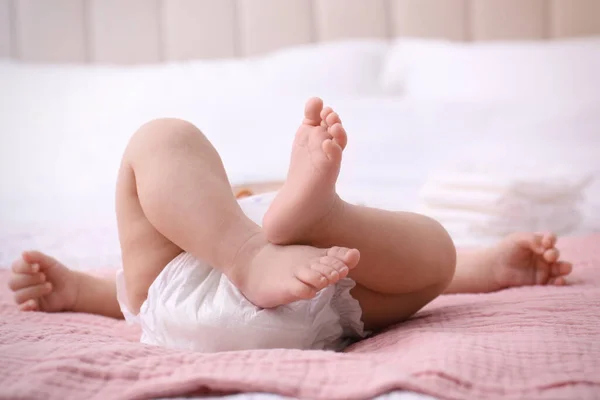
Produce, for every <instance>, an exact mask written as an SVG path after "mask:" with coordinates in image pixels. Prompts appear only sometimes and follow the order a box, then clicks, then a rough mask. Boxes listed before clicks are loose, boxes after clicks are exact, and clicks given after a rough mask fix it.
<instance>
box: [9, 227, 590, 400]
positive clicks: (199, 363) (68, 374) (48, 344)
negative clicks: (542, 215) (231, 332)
mask: <svg viewBox="0 0 600 400" xmlns="http://www.w3.org/2000/svg"><path fill="white" fill-rule="evenodd" d="M561 247H562V249H563V254H564V255H565V257H567V258H569V259H570V260H572V261H574V262H575V272H574V273H573V281H574V284H573V285H572V286H570V287H528V288H520V289H511V290H506V291H503V292H499V293H494V294H488V295H456V296H446V297H443V298H440V299H438V300H436V301H435V302H433V303H432V304H431V305H430V306H428V307H427V308H426V309H424V310H423V311H422V312H420V313H419V314H418V315H417V316H416V317H415V318H413V319H412V320H411V321H409V322H406V323H404V324H401V325H400V326H397V327H395V328H393V329H390V330H389V331H387V332H385V333H383V334H380V335H378V336H376V337H373V338H371V339H368V340H365V341H363V342H362V343H359V344H356V345H354V346H353V347H352V348H350V349H349V350H348V352H347V353H345V354H335V353H330V352H317V351H289V350H271V351H249V352H234V353H223V354H195V353H189V352H184V351H174V350H167V349H163V348H157V347H151V346H146V345H142V344H139V343H137V342H136V340H137V337H138V334H139V332H138V331H137V330H136V329H135V328H133V327H130V326H127V325H126V324H125V323H124V322H121V321H114V320H111V319H108V318H102V317H95V316H90V315H77V314H67V313H65V314H44V313H19V312H17V310H16V308H15V307H14V305H13V304H12V299H11V295H10V293H9V291H8V290H7V289H6V281H7V277H8V273H7V272H6V271H0V281H1V282H0V285H1V289H0V398H3V399H6V398H10V399H61V400H63V399H134V398H149V397H160V396H176V395H186V394H197V395H198V394H204V393H230V392H248V391H252V392H274V393H279V394H283V395H288V396H294V397H302V398H311V399H361V398H369V397H372V396H374V395H376V394H380V393H383V392H387V391H390V390H393V389H408V390H413V391H417V392H422V393H427V394H430V395H433V396H436V397H439V398H442V399H523V398H527V399H599V398H600V235H595V236H588V237H585V238H579V239H570V240H565V241H563V243H561Z"/></svg>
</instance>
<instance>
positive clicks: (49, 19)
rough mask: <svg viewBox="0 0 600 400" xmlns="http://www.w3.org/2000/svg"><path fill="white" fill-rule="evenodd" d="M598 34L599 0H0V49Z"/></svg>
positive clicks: (233, 52) (37, 53)
mask: <svg viewBox="0 0 600 400" xmlns="http://www.w3.org/2000/svg"><path fill="white" fill-rule="evenodd" d="M598 34H600V0H0V58H7V57H8V58H11V59H16V60H22V61H27V62H69V63H73V62H74V63H117V64H134V63H156V62H162V61H175V60H186V59H207V58H223V57H243V56H249V55H254V54H260V53H264V52H268V51H271V50H275V49H278V48H282V47H286V46H293V45H298V44H303V43H311V42H320V41H330V40H340V39H349V38H392V37H424V38H444V39H449V40H457V41H482V40H521V39H553V38H564V37H573V36H587V35H598Z"/></svg>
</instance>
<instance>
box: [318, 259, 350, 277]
mask: <svg viewBox="0 0 600 400" xmlns="http://www.w3.org/2000/svg"><path fill="white" fill-rule="evenodd" d="M319 261H320V263H321V264H323V265H327V266H329V267H331V268H333V269H334V270H335V271H336V272H337V273H338V274H339V276H340V278H345V277H346V276H347V275H348V272H349V271H350V269H349V268H348V266H347V265H346V264H344V263H343V262H342V260H340V259H339V258H336V257H331V256H325V257H321V258H320V259H319Z"/></svg>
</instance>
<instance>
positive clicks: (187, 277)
mask: <svg viewBox="0 0 600 400" xmlns="http://www.w3.org/2000/svg"><path fill="white" fill-rule="evenodd" d="M347 141H348V140H347V135H346V132H345V130H344V127H343V125H342V122H341V120H340V117H339V116H338V114H337V113H335V112H334V111H333V110H332V109H331V108H329V107H325V108H323V102H322V101H321V100H320V99H318V98H313V99H310V100H309V101H308V102H307V104H306V108H305V111H304V120H303V121H302V124H301V125H300V127H299V129H298V132H297V133H296V137H295V141H294V144H293V148H292V155H291V161H290V167H289V171H288V176H287V180H286V181H285V183H284V184H283V187H282V188H281V190H280V191H279V192H278V194H277V196H276V197H275V199H274V201H273V202H272V204H271V205H270V207H269V209H268V211H267V212H266V214H265V215H264V218H263V224H262V227H260V226H259V225H258V224H257V223H255V222H253V221H252V220H251V219H249V218H248V217H247V216H246V213H245V212H244V211H247V210H246V209H245V208H244V207H249V205H250V204H251V202H246V203H244V202H241V203H238V202H237V201H236V199H235V197H234V196H233V194H232V191H231V188H230V184H229V181H228V179H227V176H226V174H225V170H224V168H223V165H222V162H221V159H220V157H219V155H218V154H217V152H216V150H215V149H214V148H213V146H212V145H211V144H210V142H209V141H208V140H207V139H206V137H205V136H204V135H203V134H202V132H200V131H199V130H198V129H197V128H196V127H195V126H193V125H191V124H189V123H187V122H184V121H181V120H176V119H163V120H156V121H152V122H150V123H148V124H146V125H144V126H142V127H141V128H140V129H139V131H138V132H136V133H135V134H134V135H133V137H132V139H131V141H130V142H129V145H128V146H127V149H126V150H125V154H124V156H123V160H122V164H121V169H120V172H119V177H118V183H117V189H116V211H117V220H118V228H119V239H120V243H121V250H122V257H123V269H122V270H121V271H119V273H118V274H117V277H116V280H114V279H113V280H103V279H101V278H98V277H95V276H92V275H87V274H84V273H81V272H78V271H72V270H69V269H68V268H67V267H65V266H64V265H62V264H61V263H60V262H59V261H57V260H55V259H53V258H51V257H49V256H47V255H45V254H42V253H40V252H37V251H28V252H25V253H23V255H22V258H20V259H19V260H17V261H15V263H14V264H13V266H12V271H13V275H12V277H11V280H10V284H9V285H10V288H11V289H12V290H13V291H14V295H15V301H16V303H17V304H19V307H20V309H21V310H24V311H46V312H59V311H75V312H85V313H93V314H99V315H104V316H109V317H114V318H123V317H125V318H127V319H129V320H132V321H136V322H137V323H139V324H140V325H141V328H142V339H141V340H142V342H144V343H150V344H156V345H162V346H168V347H177V348H186V349H191V350H197V351H206V352H210V351H227V350H242V349H251V348H300V349H333V350H339V349H342V348H343V347H344V346H346V345H347V344H348V343H349V341H352V340H357V339H360V338H363V337H365V336H366V335H368V334H369V333H370V332H377V331H379V330H381V329H384V328H386V327H389V326H390V325H393V324H397V323H399V322H402V321H405V320H406V319H408V318H409V317H410V316H412V315H413V314H414V313H416V312H417V311H418V310H419V309H421V308H422V307H423V306H425V305H426V304H427V303H429V302H430V301H432V300H433V299H435V298H436V297H437V296H439V295H441V294H449V293H485V292H491V291H496V290H501V289H504V288H508V287H514V286H523V285H545V284H553V285H563V284H565V278H564V277H565V276H566V275H568V274H569V273H570V272H571V269H572V266H571V264H570V263H568V262H563V261H559V252H558V250H557V249H556V248H555V242H556V237H555V236H554V235H553V234H549V233H547V234H534V233H518V234H513V235H511V236H509V237H507V238H505V239H504V240H502V241H501V242H499V243H498V244H497V245H495V246H494V247H491V248H487V249H479V250H472V251H464V252H458V254H457V252H456V250H455V248H454V244H453V242H452V240H451V238H450V237H449V235H448V233H447V232H446V231H445V230H444V228H443V227H442V226H441V225H440V224H439V223H437V222H436V221H434V220H432V219H430V218H428V217H426V216H423V215H418V214H414V213H408V212H390V211H384V210H379V209H373V208H368V207H362V206H356V205H353V204H349V203H346V202H345V201H344V200H342V199H341V198H340V197H339V196H338V194H337V193H336V189H335V185H336V180H337V177H338V174H339V171H340V166H341V160H342V154H343V151H344V148H345V147H346V145H347ZM265 151H267V150H266V149H265ZM240 204H242V206H240Z"/></svg>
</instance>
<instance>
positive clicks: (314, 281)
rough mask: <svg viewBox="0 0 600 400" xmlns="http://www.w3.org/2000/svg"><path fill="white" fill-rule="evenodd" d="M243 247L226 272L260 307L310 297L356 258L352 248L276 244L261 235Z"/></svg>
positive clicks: (342, 274)
mask: <svg viewBox="0 0 600 400" xmlns="http://www.w3.org/2000/svg"><path fill="white" fill-rule="evenodd" d="M244 247H245V248H243V249H242V250H241V251H240V252H238V255H237V257H236V260H235V262H234V266H233V267H232V268H231V269H230V270H229V271H228V272H226V274H227V275H228V277H229V278H230V280H231V281H232V283H233V284H234V285H235V286H237V287H238V289H239V290H240V292H241V293H242V294H243V295H244V296H245V297H246V298H247V299H248V300H249V301H250V302H252V303H253V304H254V305H256V306H257V307H261V308H273V307H277V306H281V305H285V304H289V303H292V302H295V301H298V300H308V299H311V298H313V297H315V296H316V295H317V293H318V292H319V291H321V290H323V289H325V288H326V287H328V286H330V285H334V284H336V283H337V282H339V280H340V279H343V278H345V277H346V276H347V275H348V273H349V272H350V270H352V269H353V268H355V267H356V266H357V265H358V261H359V259H360V253H359V252H358V250H356V249H348V248H344V247H332V248H329V249H319V248H315V247H310V246H297V245H290V246H279V245H274V244H271V243H268V242H267V241H266V239H265V238H262V237H257V238H253V239H252V240H251V243H248V244H246V245H245V246H244Z"/></svg>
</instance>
